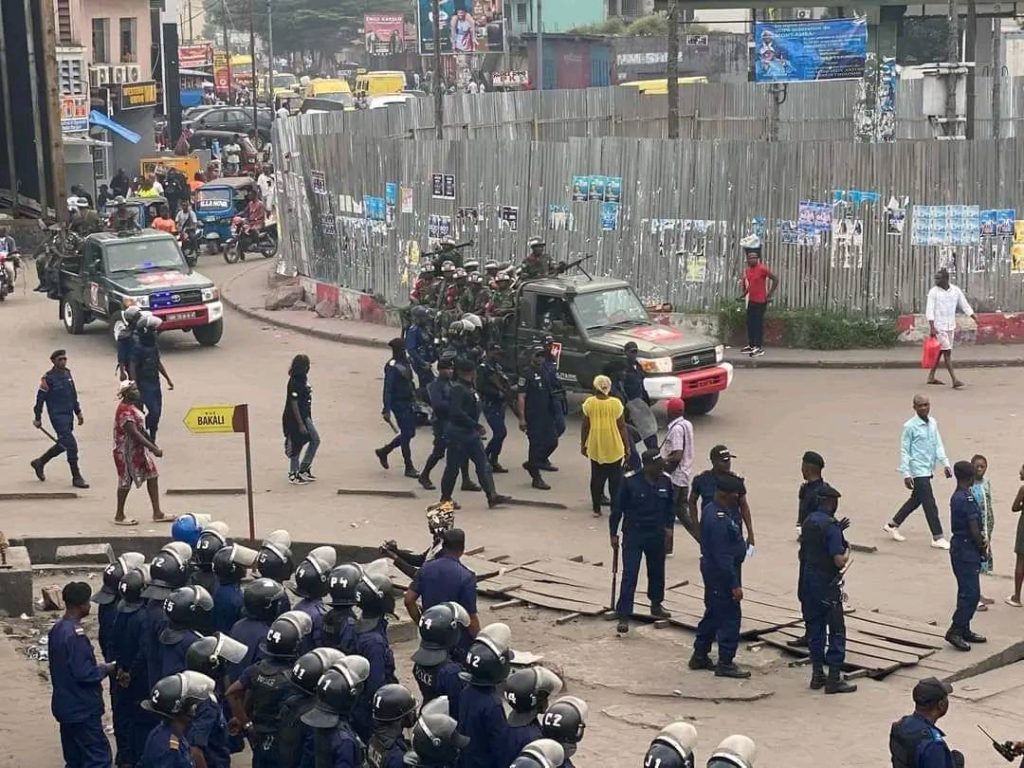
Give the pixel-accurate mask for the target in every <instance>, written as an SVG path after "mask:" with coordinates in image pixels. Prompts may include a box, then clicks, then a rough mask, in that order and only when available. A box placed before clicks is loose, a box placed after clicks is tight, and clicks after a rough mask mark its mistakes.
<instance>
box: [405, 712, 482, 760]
mask: <svg viewBox="0 0 1024 768" xmlns="http://www.w3.org/2000/svg"><path fill="white" fill-rule="evenodd" d="M458 725H459V724H458V722H456V720H455V718H454V717H451V715H449V704H448V699H447V698H446V697H444V696H439V697H438V698H436V699H434V700H433V701H430V702H427V703H425V704H424V705H423V709H422V710H421V711H420V717H419V719H418V720H417V721H416V725H415V726H413V729H412V749H411V750H410V751H409V752H408V753H407V754H406V756H405V764H406V765H407V766H410V768H455V767H456V766H457V765H459V758H460V756H461V754H462V750H464V749H465V748H466V745H467V744H469V739H468V738H466V737H465V736H463V735H462V734H461V733H459V730H458Z"/></svg>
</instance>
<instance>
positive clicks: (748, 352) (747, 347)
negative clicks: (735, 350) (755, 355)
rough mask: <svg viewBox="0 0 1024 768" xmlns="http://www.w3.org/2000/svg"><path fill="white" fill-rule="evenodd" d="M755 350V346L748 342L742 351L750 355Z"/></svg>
mask: <svg viewBox="0 0 1024 768" xmlns="http://www.w3.org/2000/svg"><path fill="white" fill-rule="evenodd" d="M753 351H754V348H753V347H752V346H750V345H749V344H747V346H745V347H744V348H743V349H741V350H740V352H742V353H743V354H744V355H749V354H750V353H751V352H753Z"/></svg>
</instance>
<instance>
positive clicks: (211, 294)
mask: <svg viewBox="0 0 1024 768" xmlns="http://www.w3.org/2000/svg"><path fill="white" fill-rule="evenodd" d="M219 298H220V291H218V290H217V289H216V288H203V303H204V304H205V303H207V302H210V301H217V299H219Z"/></svg>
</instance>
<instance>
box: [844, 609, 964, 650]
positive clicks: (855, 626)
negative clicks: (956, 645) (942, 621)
mask: <svg viewBox="0 0 1024 768" xmlns="http://www.w3.org/2000/svg"><path fill="white" fill-rule="evenodd" d="M846 629H847V630H848V631H853V630H856V631H858V632H860V633H862V634H865V635H871V636H873V637H881V638H885V639H886V640H890V641H892V642H894V643H899V644H901V645H906V646H913V647H915V648H922V649H925V648H927V649H929V650H939V649H941V648H944V647H945V645H946V642H945V640H944V639H939V638H937V637H935V636H933V635H926V634H924V633H922V632H915V631H914V630H912V629H902V628H900V627H890V626H888V625H886V624H878V623H877V622H873V621H865V620H864V616H863V615H862V614H859V613H858V614H853V615H849V616H847V617H846Z"/></svg>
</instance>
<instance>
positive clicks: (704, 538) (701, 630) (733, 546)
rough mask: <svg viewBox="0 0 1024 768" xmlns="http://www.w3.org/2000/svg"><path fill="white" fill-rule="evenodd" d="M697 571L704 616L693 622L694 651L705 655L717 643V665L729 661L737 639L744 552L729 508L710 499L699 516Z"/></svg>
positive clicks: (738, 531)
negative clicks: (701, 581)
mask: <svg viewBox="0 0 1024 768" xmlns="http://www.w3.org/2000/svg"><path fill="white" fill-rule="evenodd" d="M700 552H701V556H700V573H701V577H702V578H703V579H704V616H703V618H701V620H700V623H699V624H698V625H697V637H696V639H695V640H694V643H693V650H694V653H695V654H697V653H699V654H702V655H704V656H707V654H708V651H710V650H711V643H712V642H717V643H718V654H719V660H718V663H719V665H726V664H731V663H732V660H733V658H734V657H735V656H736V649H737V647H738V646H739V642H740V619H741V617H742V613H741V611H740V603H739V601H738V600H735V599H734V598H733V596H732V591H733V590H734V589H736V588H737V587H739V586H740V575H739V568H740V564H741V563H742V561H743V557H744V555H745V553H746V544H745V543H744V541H743V536H742V534H741V533H740V527H739V526H738V525H737V524H736V521H735V520H733V517H732V515H731V513H730V511H729V510H727V509H723V508H721V507H719V506H718V504H717V503H716V502H714V501H712V502H711V503H710V504H708V505H707V506H706V507H704V511H703V512H702V513H701V516H700Z"/></svg>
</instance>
